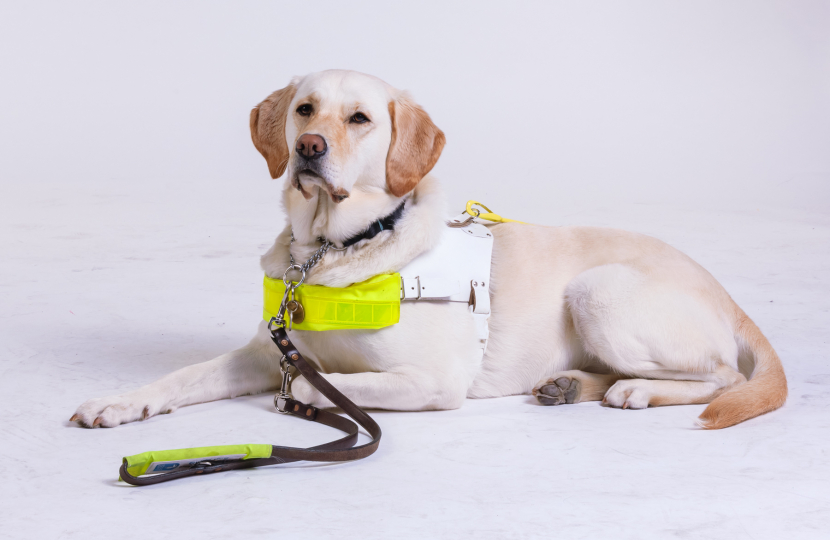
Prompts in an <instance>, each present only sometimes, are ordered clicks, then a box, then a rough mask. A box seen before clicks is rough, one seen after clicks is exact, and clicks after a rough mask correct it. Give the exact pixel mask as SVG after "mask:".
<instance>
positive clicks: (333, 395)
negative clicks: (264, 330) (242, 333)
mask: <svg viewBox="0 0 830 540" xmlns="http://www.w3.org/2000/svg"><path fill="white" fill-rule="evenodd" d="M271 339H272V340H273V341H274V343H276V344H277V347H279V349H280V352H282V354H283V357H282V360H281V362H282V363H284V364H287V366H286V365H283V366H281V367H282V368H283V372H284V377H283V388H282V391H281V392H280V393H279V394H277V398H276V399H275V401H276V402H277V410H278V411H279V412H283V413H286V414H290V415H292V416H296V417H298V418H302V419H304V420H309V421H311V422H317V423H318V424H323V425H326V426H329V427H333V428H335V429H339V430H340V431H343V432H345V433H347V435H346V436H345V437H343V438H342V439H337V440H336V441H332V442H329V443H326V444H321V445H319V446H313V447H311V448H293V447H290V446H272V447H271V457H267V458H255V459H247V460H241V459H240V460H227V461H221V462H217V463H215V464H213V463H211V461H210V458H205V459H204V460H203V461H202V462H200V463H197V464H196V465H195V466H193V467H191V468H187V469H182V470H177V471H174V472H169V473H162V474H155V475H150V476H133V475H131V474H130V473H129V472H128V471H127V460H126V459H125V460H124V461H123V462H122V464H121V469H120V471H119V474H120V475H121V479H122V480H124V481H125V482H127V483H129V484H132V485H134V486H148V485H152V484H159V483H161V482H169V481H170V480H177V479H179V478H186V477H188V476H199V475H204V474H211V473H217V472H224V471H232V470H238V469H250V468H252V467H262V466H265V465H277V464H280V463H292V462H295V461H352V460H356V459H363V458H365V457H368V456H370V455H372V454H373V453H374V452H375V450H377V449H378V445H379V444H380V436H381V431H380V426H378V424H377V423H376V422H375V421H374V420H373V419H372V417H371V416H369V415H368V414H366V413H365V412H364V411H363V409H361V408H360V407H358V406H357V405H355V404H354V403H353V402H352V401H351V400H350V399H349V398H347V397H346V396H344V395H343V394H341V393H340V392H339V391H338V390H337V389H336V388H335V387H334V386H332V385H331V384H330V383H329V382H328V381H327V380H326V379H324V378H323V377H322V376H320V374H319V373H318V372H317V370H316V369H314V367H313V366H312V365H311V364H309V363H308V362H307V361H306V360H305V358H303V355H302V354H300V351H298V350H297V348H296V347H295V346H294V344H293V343H292V342H291V339H290V338H289V337H288V332H286V330H285V327H284V326H278V327H276V328H272V329H271ZM290 367H294V368H296V369H297V371H299V372H300V374H302V376H303V377H305V378H306V380H307V381H308V383H309V384H310V385H311V386H313V387H314V388H315V389H317V390H318V391H319V392H320V393H321V394H323V395H324V396H325V397H327V398H328V399H329V400H330V401H331V402H332V403H333V404H334V405H335V406H337V407H339V408H340V409H341V410H342V411H343V412H344V413H346V414H347V415H348V416H349V417H350V418H351V419H352V420H354V422H353V421H352V420H349V419H348V418H345V417H343V416H340V415H337V414H334V413H331V412H328V411H324V410H322V409H318V408H317V407H314V406H312V405H307V404H305V403H302V402H300V401H297V400H295V399H292V398H291V397H290V396H289V395H288V394H287V392H286V390H287V388H286V386H287V382H288V378H289V375H288V369H289V368H290ZM355 422H357V423H355ZM358 424H359V425H360V427H362V428H363V429H365V430H366V431H367V432H368V433H369V436H370V437H372V440H371V441H369V442H368V443H366V444H362V445H360V446H355V444H356V443H357V435H358V427H357V426H358Z"/></svg>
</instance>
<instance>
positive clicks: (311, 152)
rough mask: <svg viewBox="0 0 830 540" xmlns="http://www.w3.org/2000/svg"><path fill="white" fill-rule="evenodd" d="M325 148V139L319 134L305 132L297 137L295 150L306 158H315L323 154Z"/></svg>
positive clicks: (326, 147)
mask: <svg viewBox="0 0 830 540" xmlns="http://www.w3.org/2000/svg"><path fill="white" fill-rule="evenodd" d="M327 149H328V146H326V140H325V139H324V138H322V137H321V136H319V135H312V134H311V133H305V134H304V135H302V136H301V137H300V138H299V139H297V152H299V153H301V154H302V155H304V156H305V157H306V159H317V158H318V157H320V156H322V155H323V154H325V153H326V150H327Z"/></svg>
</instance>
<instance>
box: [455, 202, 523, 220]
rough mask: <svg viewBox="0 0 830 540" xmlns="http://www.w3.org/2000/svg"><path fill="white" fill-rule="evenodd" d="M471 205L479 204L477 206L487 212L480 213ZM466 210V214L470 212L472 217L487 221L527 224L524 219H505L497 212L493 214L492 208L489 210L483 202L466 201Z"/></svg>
mask: <svg viewBox="0 0 830 540" xmlns="http://www.w3.org/2000/svg"><path fill="white" fill-rule="evenodd" d="M473 206H479V207H481V208H483V209H484V210H487V212H483V213H482V212H481V210H477V209H475V208H473ZM466 212H467V213H468V214H470V215H471V216H473V217H477V218H481V219H486V220H487V221H494V222H496V223H524V224H525V225H527V223H525V222H524V221H518V220H515V219H507V218H506V217H501V216H500V215H498V214H494V213H493V211H492V210H490V209H489V208H487V207H486V206H484V205H483V204H481V203H480V202H478V201H467V210H466Z"/></svg>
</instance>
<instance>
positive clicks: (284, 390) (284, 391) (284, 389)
mask: <svg viewBox="0 0 830 540" xmlns="http://www.w3.org/2000/svg"><path fill="white" fill-rule="evenodd" d="M280 371H282V385H281V386H280V391H279V392H277V394H276V395H275V396H274V408H275V409H277V412H278V413H282V414H288V409H287V408H286V405H287V404H288V400H289V399H291V392H289V390H288V386H289V385H290V384H291V362H290V361H289V360H288V358H286V356H285V355H282V358H281V359H280Z"/></svg>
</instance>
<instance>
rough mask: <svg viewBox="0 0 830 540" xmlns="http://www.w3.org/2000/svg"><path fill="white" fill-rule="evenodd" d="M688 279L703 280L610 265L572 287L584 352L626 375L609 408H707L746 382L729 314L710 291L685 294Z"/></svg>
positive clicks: (607, 399)
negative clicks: (703, 405) (697, 405)
mask: <svg viewBox="0 0 830 540" xmlns="http://www.w3.org/2000/svg"><path fill="white" fill-rule="evenodd" d="M691 279H700V280H701V281H703V280H702V279H701V278H700V276H695V275H692V276H691V277H690V278H689V277H687V279H686V280H685V281H684V280H681V279H680V278H677V280H674V279H672V278H671V277H667V276H656V277H655V276H654V275H653V274H647V273H645V272H642V271H640V270H638V269H636V268H633V267H631V266H628V265H623V264H609V265H605V266H600V267H595V268H593V269H591V270H588V271H586V272H583V273H582V274H580V275H579V276H577V277H576V278H575V279H574V280H573V281H572V282H571V283H570V284H569V285H568V287H567V288H566V299H567V303H568V307H569V308H570V311H571V315H572V317H573V320H574V327H575V329H576V331H577V333H578V335H579V337H580V339H581V341H582V344H583V346H584V348H585V350H586V351H587V352H588V353H589V354H590V355H591V356H592V357H594V358H596V359H598V360H599V361H600V362H602V363H603V364H605V365H606V366H607V367H608V368H610V370H612V371H613V372H614V373H620V374H624V375H625V378H624V379H622V380H617V381H616V382H614V383H613V386H611V387H610V388H608V390H607V392H606V394H605V396H604V399H603V402H604V403H606V404H608V405H610V406H612V407H620V408H624V409H643V408H646V407H648V406H649V405H652V406H654V405H680V404H691V403H708V402H709V401H711V400H712V399H714V398H715V397H717V396H718V395H720V394H721V393H723V392H724V391H726V390H727V389H728V388H731V387H732V386H734V385H736V384H739V383H741V382H744V381H746V378H745V377H744V376H743V375H741V374H740V373H739V372H738V371H737V358H738V348H737V342H736V341H735V339H734V334H733V330H732V328H731V327H730V324H729V313H728V311H726V309H725V308H722V307H720V304H718V301H717V300H716V299H715V298H716V297H715V295H714V294H712V292H711V291H706V293H707V294H702V293H701V292H700V291H701V289H702V290H705V289H703V287H701V284H700V283H697V284H696V288H689V287H686V282H687V281H691ZM704 284H705V282H704ZM730 302H731V300H730ZM727 308H728V306H727ZM654 379H657V380H654ZM563 382H564V381H563ZM557 387H559V385H558V384H557Z"/></svg>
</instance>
